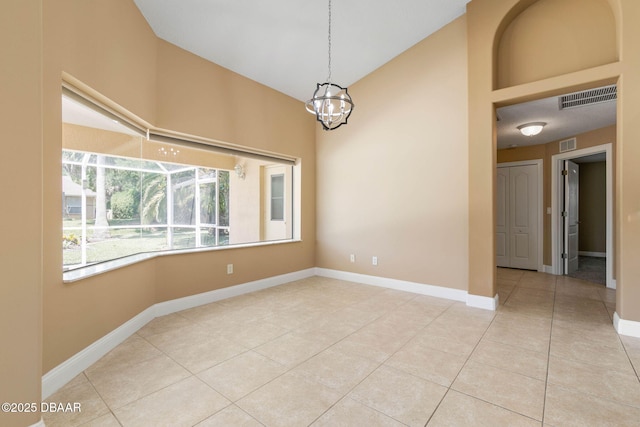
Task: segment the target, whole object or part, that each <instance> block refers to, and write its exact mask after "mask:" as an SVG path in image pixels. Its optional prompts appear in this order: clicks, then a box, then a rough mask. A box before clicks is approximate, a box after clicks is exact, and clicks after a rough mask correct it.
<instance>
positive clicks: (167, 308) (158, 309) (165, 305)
mask: <svg viewBox="0 0 640 427" xmlns="http://www.w3.org/2000/svg"><path fill="white" fill-rule="evenodd" d="M314 275H315V268H309V269H306V270H300V271H295V272H293V273H287V274H282V275H280V276H274V277H268V278H266V279H260V280H255V281H253V282H247V283H243V284H240V285H235V286H230V287H228V288H222V289H216V290H215V291H210V292H204V293H202V294H197V295H190V296H188V297H184V298H178V299H174V300H170V301H165V302H161V303H158V304H156V305H154V306H153V307H154V315H155V317H160V316H165V315H167V314H171V313H175V312H178V311H182V310H186V309H189V308H193V307H198V306H200V305H204V304H209V303H212V302H216V301H220V300H223V299H227V298H232V297H236V296H239V295H243V294H248V293H250V292H255V291H260V290H262V289H267V288H271V287H273V286H278V285H282V284H284V283H289V282H293V281H296V280H301V279H306V278H307V277H311V276H314Z"/></svg>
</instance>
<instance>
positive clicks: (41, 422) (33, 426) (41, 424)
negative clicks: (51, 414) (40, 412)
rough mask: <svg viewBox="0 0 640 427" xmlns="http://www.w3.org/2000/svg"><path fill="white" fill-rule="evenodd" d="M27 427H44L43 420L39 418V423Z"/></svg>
mask: <svg viewBox="0 0 640 427" xmlns="http://www.w3.org/2000/svg"><path fill="white" fill-rule="evenodd" d="M29 427H46V426H45V424H44V420H43V419H42V418H40V421H38V422H37V423H35V424H31V425H30V426H29Z"/></svg>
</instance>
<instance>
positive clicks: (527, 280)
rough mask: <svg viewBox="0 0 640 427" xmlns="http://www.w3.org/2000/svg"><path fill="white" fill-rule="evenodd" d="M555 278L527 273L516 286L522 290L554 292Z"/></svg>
mask: <svg viewBox="0 0 640 427" xmlns="http://www.w3.org/2000/svg"><path fill="white" fill-rule="evenodd" d="M556 278H557V276H553V275H551V274H542V275H541V274H540V273H533V272H530V271H527V272H525V273H524V275H523V277H522V279H521V280H520V281H519V282H518V286H520V287H522V288H531V289H541V290H545V291H552V292H553V291H555V289H556Z"/></svg>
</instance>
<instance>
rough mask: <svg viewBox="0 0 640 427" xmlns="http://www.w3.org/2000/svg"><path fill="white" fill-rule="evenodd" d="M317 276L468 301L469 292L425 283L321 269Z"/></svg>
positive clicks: (317, 270) (318, 270) (317, 269)
mask: <svg viewBox="0 0 640 427" xmlns="http://www.w3.org/2000/svg"><path fill="white" fill-rule="evenodd" d="M316 275H317V276H321V277H329V278H332V279H339V280H346V281H350V282H356V283H362V284H364V285H372V286H379V287H382V288H389V289H395V290H398V291H405V292H412V293H414V294H421V295H429V296H432V297H438V298H445V299H450V300H454V301H462V302H466V301H467V291H463V290H460V289H452V288H445V287H442V286H434V285H427V284H424V283H417V282H409V281H406V280H398V279H389V278H386V277H379V276H369V275H366V274H360V273H350V272H348V271H340V270H331V269H327V268H320V267H317V268H316Z"/></svg>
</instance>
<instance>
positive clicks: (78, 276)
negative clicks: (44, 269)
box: [62, 239, 302, 283]
mask: <svg viewBox="0 0 640 427" xmlns="http://www.w3.org/2000/svg"><path fill="white" fill-rule="evenodd" d="M299 242H302V240H300V239H287V240H274V241H265V242H254V243H239V244H236V245H224V246H207V247H204V248H189V249H174V250H170V251H169V250H168V251H159V252H143V253H139V254H133V255H128V256H124V257H122V258H117V259H112V260H109V261H105V262H100V263H97V264H91V265H87V266H84V267H79V268H76V269H73V270H67V271H64V272H63V273H62V282H63V283H72V282H76V281H78V280H82V279H86V278H88V277H91V276H96V275H98V274H102V273H106V272H108V271H112V270H116V269H118V268H122V267H126V266H128V265H131V264H136V263H138V262H141V261H146V260H148V259H153V258H157V257H163V256H171V255H184V254H191V253H200V252H213V251H227V250H232V249H241V248H256V247H260V246H272V245H283V244H286V243H299Z"/></svg>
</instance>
